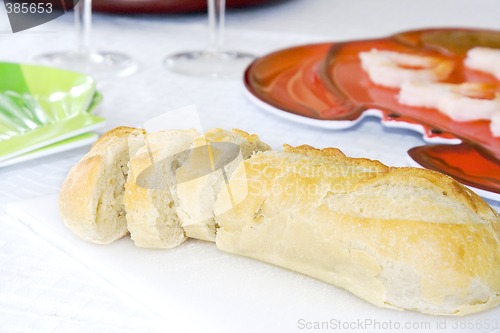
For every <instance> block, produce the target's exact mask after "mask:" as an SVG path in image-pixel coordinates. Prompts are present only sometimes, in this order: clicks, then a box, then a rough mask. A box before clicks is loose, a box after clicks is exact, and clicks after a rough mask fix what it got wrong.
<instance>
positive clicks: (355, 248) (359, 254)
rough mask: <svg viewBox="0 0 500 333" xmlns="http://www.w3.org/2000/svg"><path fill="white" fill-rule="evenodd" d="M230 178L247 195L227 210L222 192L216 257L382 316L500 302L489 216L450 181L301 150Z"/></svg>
mask: <svg viewBox="0 0 500 333" xmlns="http://www.w3.org/2000/svg"><path fill="white" fill-rule="evenodd" d="M238 169H244V170H245V173H239V172H235V173H234V175H235V176H233V177H232V178H231V180H230V181H229V183H230V186H232V188H233V192H237V191H238V188H240V189H241V191H247V195H246V196H245V198H244V199H243V200H242V201H241V202H240V203H239V204H237V205H236V206H235V207H234V208H233V209H231V210H227V206H228V202H230V201H232V199H231V198H229V197H228V195H227V194H226V193H224V192H221V194H220V195H219V197H218V199H217V202H216V204H215V213H216V222H217V224H218V226H219V229H218V231H217V236H216V244H217V247H218V248H219V249H221V250H224V251H227V252H231V253H235V254H239V255H244V256H248V257H252V258H255V259H258V260H262V261H265V262H268V263H272V264H275V265H278V266H281V267H285V268H288V269H291V270H294V271H297V272H300V273H303V274H306V275H309V276H312V277H315V278H317V279H320V280H323V281H326V282H328V283H332V284H334V285H337V286H339V287H342V288H345V289H347V290H349V291H351V292H352V293H354V294H355V295H357V296H359V297H361V298H363V299H365V300H367V301H369V302H371V303H373V304H375V305H377V306H381V307H387V308H394V309H400V310H401V309H407V310H414V311H419V312H423V313H429V314H440V315H465V314H469V313H474V312H478V311H482V310H486V309H489V308H491V307H493V306H495V305H497V304H499V303H500V221H499V217H498V214H497V213H496V212H495V211H494V210H493V209H492V208H491V207H489V206H488V205H487V204H486V203H485V202H484V201H483V200H482V199H481V198H480V197H479V196H477V195H476V194H474V193H473V192H471V191H470V190H468V189H467V188H465V187H464V186H462V185H460V184H458V183H457V182H455V181H454V180H452V179H451V178H449V177H447V176H445V175H442V174H439V173H436V172H433V171H429V170H423V169H416V168H388V167H386V166H384V165H382V164H381V163H379V162H376V161H370V160H366V159H351V158H348V157H346V156H345V155H344V154H342V153H341V152H340V151H339V150H336V149H324V150H316V149H314V148H311V147H309V146H301V147H297V148H292V147H289V146H286V147H285V151H284V152H263V153H257V154H255V155H254V156H252V158H250V159H248V160H246V161H245V162H244V163H241V164H240V165H239V166H238ZM238 175H244V179H242V178H240V179H238V177H239V176H238ZM243 187H246V188H243Z"/></svg>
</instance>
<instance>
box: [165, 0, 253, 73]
mask: <svg viewBox="0 0 500 333" xmlns="http://www.w3.org/2000/svg"><path fill="white" fill-rule="evenodd" d="M207 5H208V27H209V45H208V47H207V48H206V49H204V50H196V51H186V52H181V53H176V54H172V55H169V56H167V57H166V58H165V59H164V60H163V64H164V66H165V67H166V68H167V69H168V70H170V71H172V72H176V73H180V74H186V75H194V76H209V77H234V76H239V75H241V74H242V73H243V70H244V69H245V68H246V66H247V65H248V64H249V63H250V62H251V61H252V60H253V59H255V56H254V55H252V54H250V53H245V52H239V51H228V50H224V49H223V44H224V26H225V9H226V0H207Z"/></svg>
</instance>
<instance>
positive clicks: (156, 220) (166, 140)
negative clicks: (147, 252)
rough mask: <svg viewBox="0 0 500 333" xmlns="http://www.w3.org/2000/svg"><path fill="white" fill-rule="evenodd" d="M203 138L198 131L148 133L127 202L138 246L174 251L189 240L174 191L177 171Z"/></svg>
mask: <svg viewBox="0 0 500 333" xmlns="http://www.w3.org/2000/svg"><path fill="white" fill-rule="evenodd" d="M199 135H200V134H199V133H198V132H197V131H196V130H170V131H161V132H154V133H151V134H147V135H146V137H145V145H144V146H143V147H142V148H141V149H139V151H137V153H136V154H135V155H134V156H132V157H131V159H130V170H131V171H130V173H129V176H128V179H127V183H126V185H125V188H126V191H125V195H124V198H123V203H124V206H125V209H126V211H127V227H128V230H129V231H130V236H131V238H132V240H133V241H134V243H135V245H137V246H139V247H145V248H172V247H175V246H177V245H179V244H181V243H182V242H184V241H185V240H186V236H185V234H184V229H183V228H182V224H181V222H180V219H179V217H178V215H177V213H176V210H175V207H174V198H173V196H172V193H171V188H172V186H173V185H174V183H175V173H176V170H177V168H178V167H179V166H181V165H182V164H183V163H184V162H185V160H186V158H187V156H188V154H187V153H188V152H189V149H190V148H191V146H192V144H193V141H194V139H195V138H196V137H198V136H199Z"/></svg>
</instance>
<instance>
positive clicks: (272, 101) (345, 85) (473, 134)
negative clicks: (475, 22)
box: [244, 29, 500, 200]
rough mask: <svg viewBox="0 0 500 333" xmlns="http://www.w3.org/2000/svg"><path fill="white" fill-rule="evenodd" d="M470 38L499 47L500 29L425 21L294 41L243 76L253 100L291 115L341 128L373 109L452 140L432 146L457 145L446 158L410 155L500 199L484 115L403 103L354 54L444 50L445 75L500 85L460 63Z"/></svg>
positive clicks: (495, 141) (427, 136)
mask: <svg viewBox="0 0 500 333" xmlns="http://www.w3.org/2000/svg"><path fill="white" fill-rule="evenodd" d="M473 46H489V47H498V48H500V32H495V31H484V30H470V29H429V30H418V31H409V32H404V33H400V34H396V35H394V36H390V37H387V38H382V39H374V40H360V41H350V42H343V43H323V44H313V45H303V46H297V47H293V48H289V49H284V50H280V51H277V52H274V53H271V54H269V55H266V56H264V57H262V58H259V59H257V60H256V61H254V62H253V63H252V64H251V65H250V66H249V67H248V68H247V71H246V73H245V77H244V81H245V82H244V83H245V86H246V88H247V95H248V96H249V97H250V99H251V100H252V101H254V102H255V103H257V104H258V105H259V106H261V107H262V108H263V109H264V110H267V111H269V112H271V113H273V114H275V115H278V116H281V117H283V118H286V119H289V120H292V121H297V122H301V123H305V124H308V125H314V126H319V127H323V128H331V129H340V128H349V127H352V126H354V125H355V124H356V123H357V122H359V121H361V120H362V119H363V118H364V117H366V116H368V115H371V116H377V117H379V118H380V119H381V122H382V124H383V125H385V126H391V127H402V128H407V129H412V130H415V131H418V132H420V133H422V134H423V136H424V140H426V141H427V142H429V143H434V144H436V143H441V144H442V143H445V144H447V145H449V144H453V146H448V147H447V149H442V150H439V149H438V150H437V151H444V150H446V151H449V150H453V151H459V152H460V154H461V155H460V156H461V158H451V156H452V155H453V154H444V153H441V154H443V156H442V157H443V159H444V160H445V161H446V163H442V161H441V162H440V163H438V162H437V159H436V158H429V156H428V155H427V154H430V150H429V149H431V148H430V147H432V146H425V147H422V148H421V149H419V150H418V151H413V152H412V153H411V154H410V156H411V157H412V158H413V159H414V160H415V161H416V162H417V163H418V164H420V165H421V166H424V167H427V168H430V169H434V170H437V171H440V172H443V173H446V174H448V175H451V176H453V177H455V178H456V179H457V180H459V181H461V182H462V183H464V184H466V185H469V186H470V187H473V188H477V189H480V190H481V191H482V192H481V193H486V195H484V196H485V197H488V198H490V199H494V200H500V177H499V175H500V138H495V137H493V136H492V134H491V132H490V130H489V123H488V122H487V121H474V122H467V123H464V122H461V123H459V122H455V121H453V120H452V119H451V118H448V117H447V116H445V115H443V114H441V113H440V112H439V111H437V110H433V109H424V108H416V107H409V106H405V105H401V104H399V103H398V101H397V99H396V95H397V93H398V90H397V89H390V88H385V87H381V86H377V85H375V84H373V83H372V82H371V81H370V79H369V78H368V75H367V74H366V73H365V72H364V71H363V70H362V69H361V64H360V61H359V58H358V54H359V52H361V51H369V50H371V49H373V48H377V49H384V50H391V51H398V52H405V53H415V54H421V55H439V56H441V57H443V56H444V57H447V58H451V59H453V60H455V62H456V64H457V66H456V68H455V70H454V72H453V73H452V74H451V75H450V77H449V78H448V79H447V82H453V83H460V82H464V81H480V82H488V83H490V84H493V85H496V87H497V90H498V91H499V92H500V82H499V81H498V80H496V79H495V78H494V77H493V76H491V75H488V74H484V73H480V72H477V71H473V70H469V69H467V68H465V67H464V66H463V65H462V63H463V58H464V56H465V52H466V51H467V50H468V49H469V48H471V47H473ZM435 154H436V150H433V152H432V155H433V156H434V157H435ZM453 156H455V155H453ZM478 165H479V166H480V167H477V166H478Z"/></svg>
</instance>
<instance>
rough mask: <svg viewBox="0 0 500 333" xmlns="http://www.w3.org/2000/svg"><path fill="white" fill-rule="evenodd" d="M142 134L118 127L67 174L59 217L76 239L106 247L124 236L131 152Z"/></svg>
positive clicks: (102, 137) (137, 144) (61, 194)
mask: <svg viewBox="0 0 500 333" xmlns="http://www.w3.org/2000/svg"><path fill="white" fill-rule="evenodd" d="M142 135H143V131H142V130H140V129H136V128H130V127H117V128H115V129H113V130H111V131H109V132H107V133H106V134H104V135H103V136H101V137H100V138H99V140H98V141H97V142H96V143H95V144H94V145H93V146H92V148H91V149H90V151H89V152H88V153H87V154H86V155H85V156H84V157H83V158H82V160H80V161H79V162H78V163H77V164H76V165H75V166H74V167H73V168H72V169H71V170H70V171H69V173H68V175H67V177H66V179H65V181H64V183H63V185H62V187H61V191H60V194H59V211H60V214H61V217H62V219H63V221H64V223H65V224H66V226H68V228H70V229H71V230H72V231H73V233H74V234H75V235H77V236H78V237H79V238H81V239H83V240H86V241H89V242H93V243H97V244H107V243H110V242H112V241H114V240H116V239H118V238H121V237H122V236H124V235H126V234H127V222H126V217H125V210H124V207H123V204H122V198H123V192H124V184H125V180H126V178H127V174H128V160H129V155H130V153H132V154H134V153H135V151H136V150H137V149H139V147H140V146H141V145H142V144H143V141H142V139H141V138H142Z"/></svg>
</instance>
